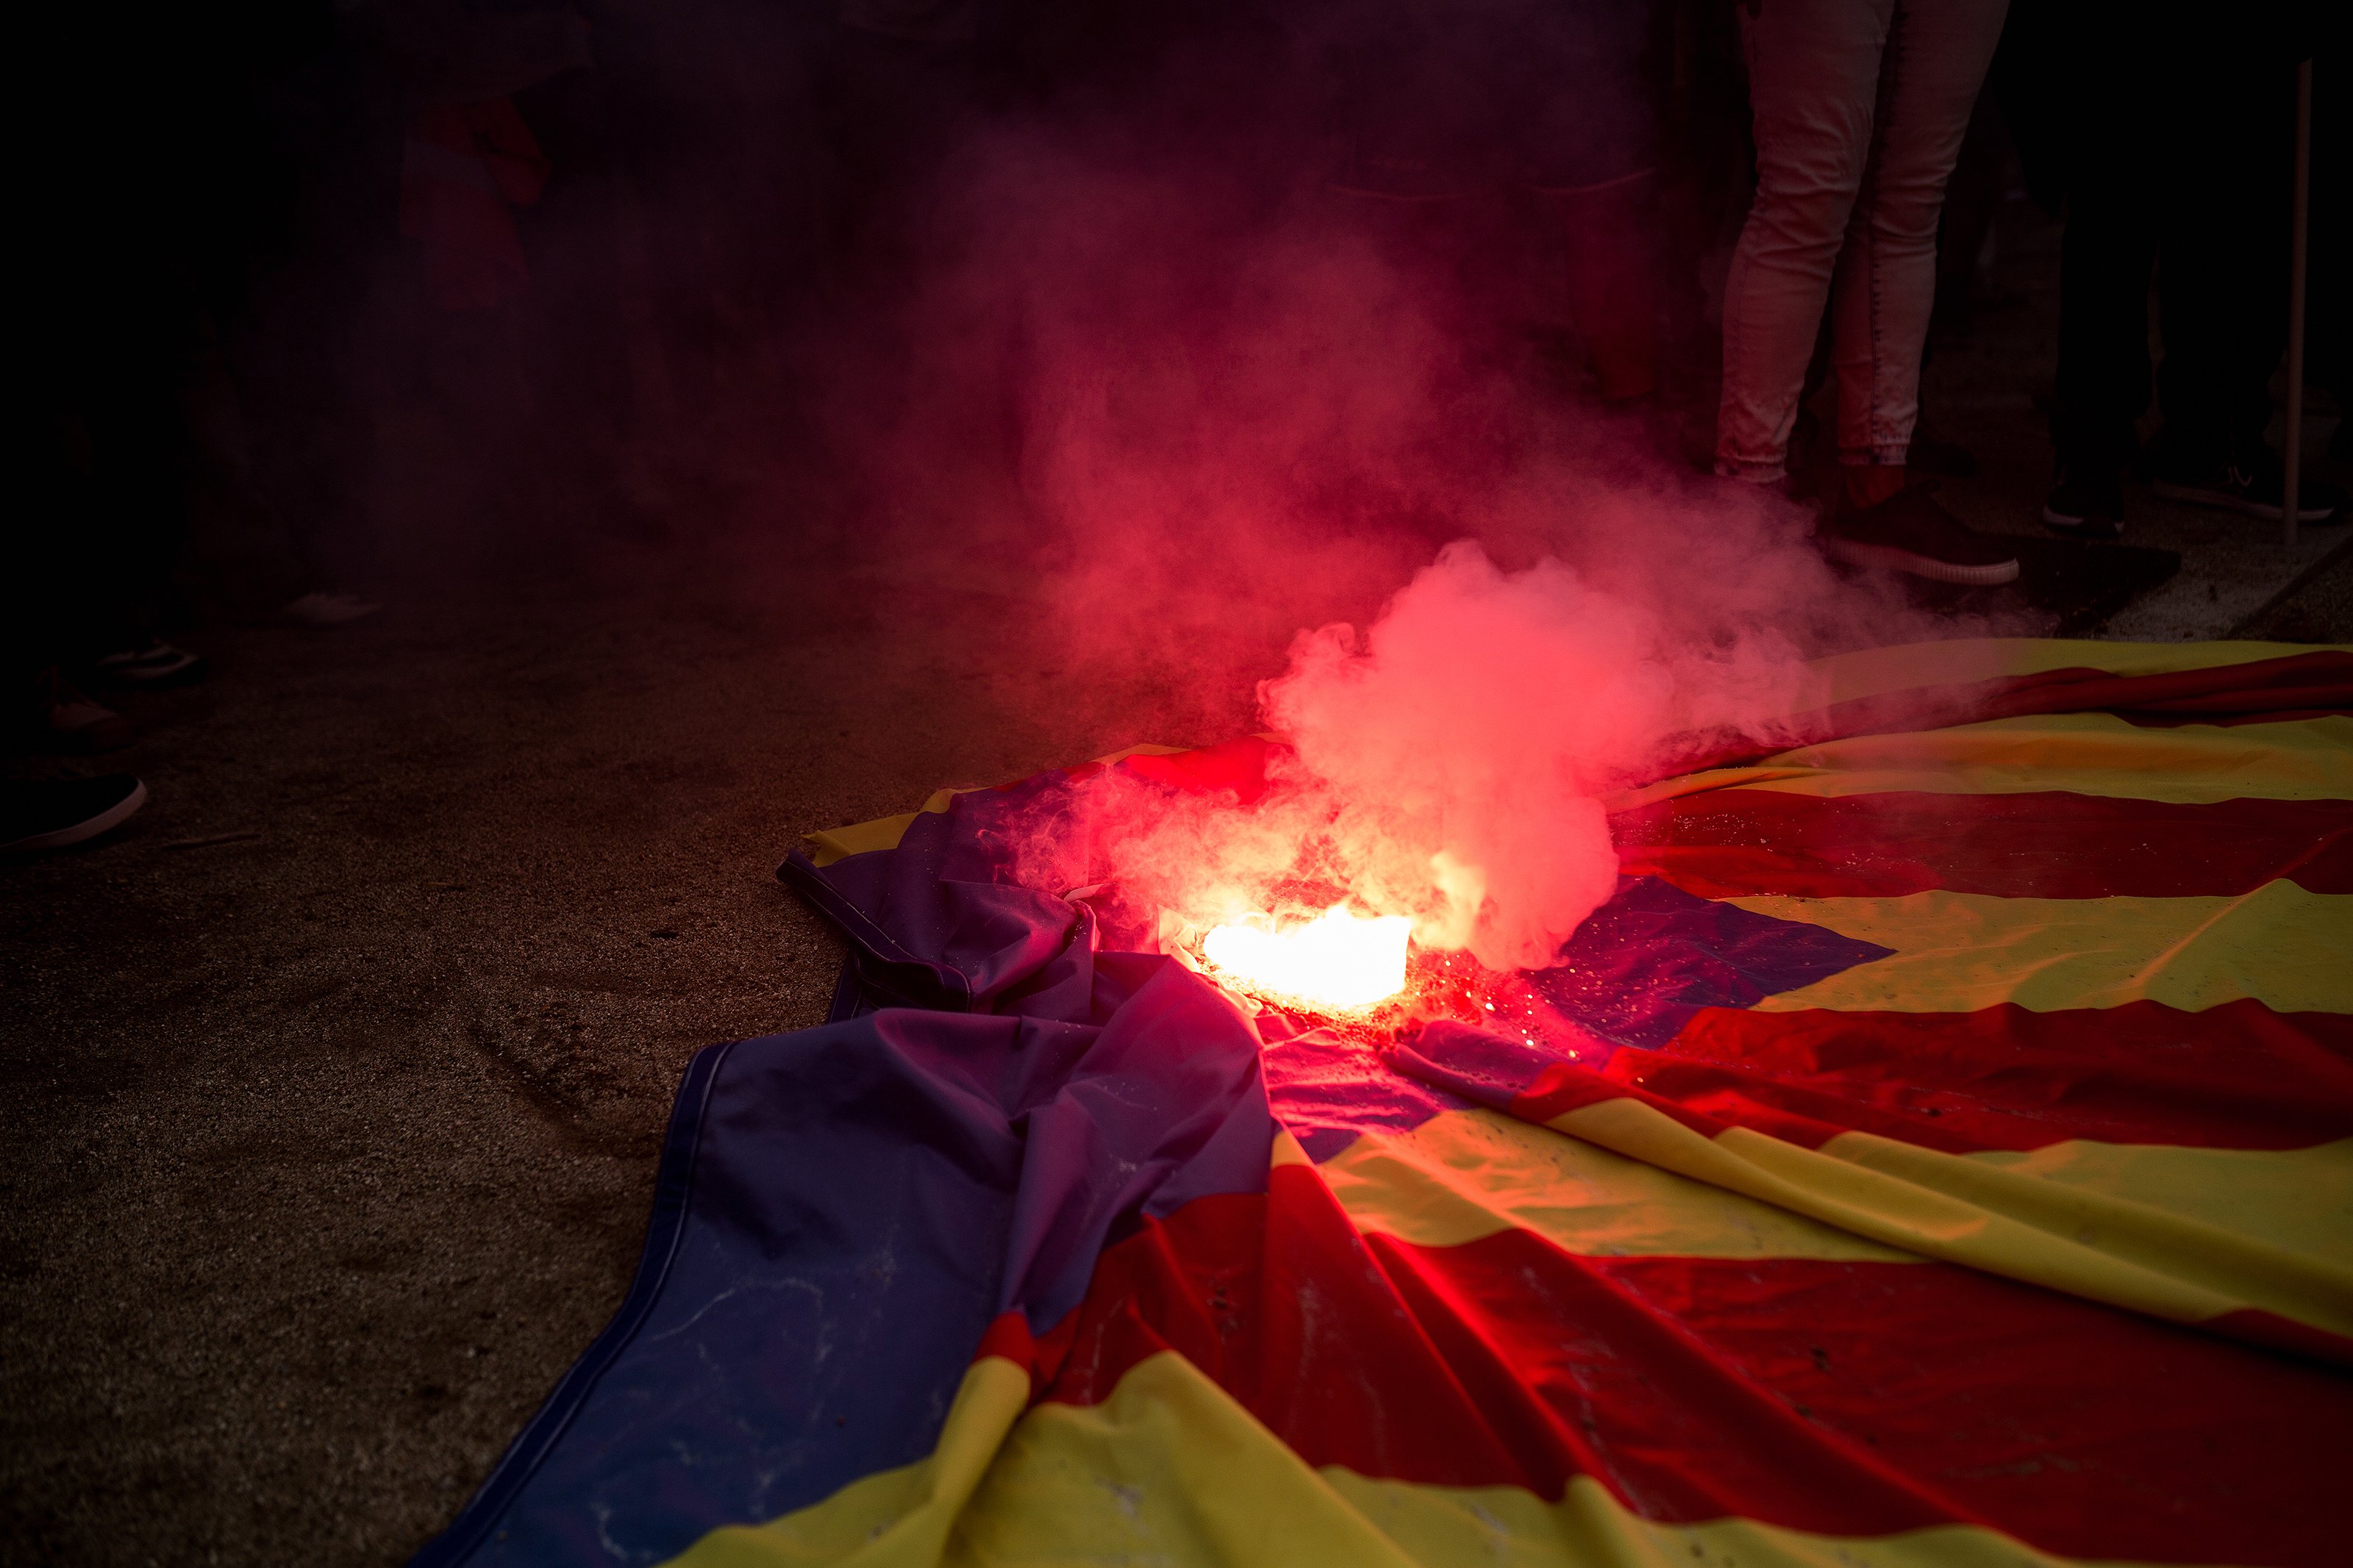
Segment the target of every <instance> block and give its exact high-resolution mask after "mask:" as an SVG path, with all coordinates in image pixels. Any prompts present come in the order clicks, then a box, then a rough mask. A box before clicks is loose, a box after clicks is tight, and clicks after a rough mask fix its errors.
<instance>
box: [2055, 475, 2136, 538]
mask: <svg viewBox="0 0 2353 1568" xmlns="http://www.w3.org/2000/svg"><path fill="white" fill-rule="evenodd" d="M2042 526H2043V527H2045V528H2047V529H2049V530H2050V531H2052V532H2053V533H2063V534H2066V535H2067V536H2068V537H2070V538H2072V539H2122V538H2123V537H2124V533H2125V487H2124V484H2123V481H2121V480H2120V479H2117V477H2116V475H2115V474H2114V473H2108V474H2105V475H2103V474H2100V473H2098V472H2096V471H2095V472H2091V473H2082V474H2079V473H2077V472H2074V471H2072V470H2070V469H2068V468H2065V467H2064V466H2063V467H2061V468H2060V470H2059V477H2058V479H2056V480H2054V481H2053V482H2052V486H2051V494H2050V495H2049V496H2048V497H2046V498H2045V499H2044V500H2043V502H2042Z"/></svg>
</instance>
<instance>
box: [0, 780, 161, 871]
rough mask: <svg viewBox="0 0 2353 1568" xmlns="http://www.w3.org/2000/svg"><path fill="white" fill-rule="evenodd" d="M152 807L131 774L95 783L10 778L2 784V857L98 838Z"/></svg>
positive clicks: (144, 787) (0, 823)
mask: <svg viewBox="0 0 2353 1568" xmlns="http://www.w3.org/2000/svg"><path fill="white" fill-rule="evenodd" d="M146 804H147V786H146V785H145V784H141V783H140V782H139V781H138V780H137V779H135V778H132V776H131V775H130V774H129V773H108V774H107V775H106V776H105V777H103V778H95V779H54V780H52V779H10V780H8V781H7V782H6V783H5V784H0V855H39V854H43V853H45V852H47V851H48V850H51V849H62V848H64V847H66V846H67V845H69V844H79V843H80V842H81V841H82V840H84V839H85V838H95V837H98V836H99V835H100V834H101V833H104V832H105V831H107V829H109V828H111V827H117V826H121V824H122V823H124V822H126V821H128V820H129V819H130V818H131V816H132V814H134V813H135V812H137V811H138V809H139V808H140V807H141V806H142V805H146Z"/></svg>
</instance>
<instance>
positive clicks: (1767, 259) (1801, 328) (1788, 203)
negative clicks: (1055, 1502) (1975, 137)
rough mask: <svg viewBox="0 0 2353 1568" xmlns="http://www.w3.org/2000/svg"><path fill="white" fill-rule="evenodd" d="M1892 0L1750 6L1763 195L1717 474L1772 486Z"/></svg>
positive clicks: (1729, 338)
mask: <svg viewBox="0 0 2353 1568" xmlns="http://www.w3.org/2000/svg"><path fill="white" fill-rule="evenodd" d="M1893 14H1894V0H1769V3H1768V4H1766V5H1762V6H1760V7H1759V8H1758V9H1757V14H1756V15H1755V16H1748V15H1747V14H1746V12H1744V13H1743V16H1742V20H1741V42H1742V47H1743V52H1744V53H1745V54H1746V57H1747V60H1748V82H1749V88H1748V91H1749V100H1750V104H1751V107H1752V110H1753V111H1754V115H1755V125H1756V136H1757V196H1756V201H1755V203H1754V205H1752V206H1751V207H1750V208H1749V212H1748V221H1747V223H1746V225H1745V226H1743V227H1742V229H1741V231H1740V244H1739V246H1738V247H1737V248H1736V250H1735V251H1734V253H1733V258H1732V270H1731V272H1730V274H1729V275H1728V276H1727V277H1726V279H1725V290H1724V399H1723V403H1722V405H1721V406H1720V408H1719V411H1718V415H1717V423H1716V447H1715V453H1716V456H1715V467H1716V471H1717V472H1718V473H1720V474H1724V475H1725V476H1727V477H1729V478H1734V479H1748V480H1752V481H1755V482H1757V483H1761V484H1769V483H1772V482H1774V481H1776V480H1778V479H1780V478H1781V477H1782V475H1783V472H1784V469H1785V465H1786V463H1787V460H1788V447H1789V429H1790V426H1791V425H1792V423H1793V422H1794V421H1795V420H1796V418H1797V412H1798V395H1799V390H1800V388H1801V387H1802V385H1803V384H1804V381H1805V375H1806V362H1807V360H1808V359H1809V358H1810V357H1811V355H1812V353H1813V349H1814V337H1815V333H1816V332H1817V331H1818V330H1819V329H1820V324H1821V319H1822V307H1823V304H1824V302H1825V301H1826V300H1828V299H1829V297H1830V289H1831V268H1832V266H1833V265H1834V264H1835V262H1836V261H1837V259H1838V254H1839V246H1840V242H1841V238H1842V237H1843V236H1844V234H1845V232H1846V226H1847V219H1848V217H1849V216H1850V214H1851V213H1852V209H1853V205H1854V198H1855V193H1856V191H1857V190H1858V189H1859V188H1860V186H1861V185H1862V173H1863V165H1864V161H1865V158H1866V155H1867V153H1868V151H1869V148H1870V145H1871V140H1872V115H1873V102H1874V100H1875V97H1876V93H1877V87H1878V80H1879V68H1880V57H1881V54H1882V52H1883V48H1884V47H1885V44H1886V41H1887V29H1888V26H1889V21H1890V18H1891V16H1893Z"/></svg>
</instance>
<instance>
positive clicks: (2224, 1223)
mask: <svg viewBox="0 0 2353 1568" xmlns="http://www.w3.org/2000/svg"><path fill="white" fill-rule="evenodd" d="M1969 1158H1970V1159H1971V1160H1972V1161H1975V1162H1976V1163H1979V1164H1983V1165H1992V1166H1995V1167H1997V1168H1999V1169H2001V1170H2005V1171H2014V1172H2017V1173H2019V1174H2021V1175H2026V1176H2033V1177H2036V1178H2038V1179H2040V1180H2042V1181H2045V1182H2055V1183H2058V1184H2061V1185H2063V1186H2069V1187H2080V1188H2083V1189H2084V1190H2085V1191H2086V1192H2091V1193H2095V1194H2103V1195H2105V1196H2108V1197H2116V1198H2125V1199H2128V1200H2130V1201H2132V1202H2134V1203H2137V1204H2146V1205H2148V1206H2149V1207H2151V1208H2158V1209H2163V1210H2165V1211H2167V1212H2168V1213H2170V1214H2177V1215H2183V1216H2184V1217H2186V1218H2189V1219H2196V1220H2202V1221H2204V1222H2205V1223H2206V1224H2208V1225H2211V1226H2221V1227H2222V1228H2223V1229H2225V1230H2230V1231H2234V1232H2236V1233H2237V1234H2239V1235H2241V1236H2243V1237H2253V1238H2254V1239H2255V1240H2258V1241H2262V1242H2264V1243H2266V1244H2268V1245H2270V1246H2272V1247H2280V1248H2282V1249H2284V1250H2286V1251H2289V1252H2301V1253H2305V1254H2307V1255H2309V1256H2311V1257H2314V1258H2327V1259H2331V1260H2333V1261H2335V1262H2337V1263H2341V1264H2353V1138H2348V1139H2345V1140H2343V1141H2341V1142H2335V1143H2323V1144H2321V1145H2320V1146H2318V1147H2317V1148H2312V1149H2188V1148H2184V1147H2182V1146H2181V1145H2179V1144H2177V1143H2095V1142H2091V1141H2089V1140H2071V1141H2070V1142H2064V1143H2053V1144H2052V1145H2050V1146H2049V1147H2048V1148H2043V1149H2036V1150H2033V1151H2031V1152H2027V1153H2014V1152H2010V1151H2009V1150H1999V1151H1989V1152H1984V1153H1978V1154H1972V1155H1970V1156H1969Z"/></svg>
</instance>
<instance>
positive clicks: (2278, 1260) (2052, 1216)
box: [1717, 1129, 2353, 1337]
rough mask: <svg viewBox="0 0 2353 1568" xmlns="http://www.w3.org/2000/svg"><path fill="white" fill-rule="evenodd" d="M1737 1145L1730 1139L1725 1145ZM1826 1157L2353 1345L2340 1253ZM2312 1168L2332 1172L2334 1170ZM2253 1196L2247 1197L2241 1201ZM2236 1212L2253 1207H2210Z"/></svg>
mask: <svg viewBox="0 0 2353 1568" xmlns="http://www.w3.org/2000/svg"><path fill="white" fill-rule="evenodd" d="M1735 1131H1736V1132H1738V1134H1739V1137H1740V1139H1741V1140H1742V1149H1743V1152H1745V1153H1747V1154H1748V1155H1749V1156H1750V1157H1751V1158H1757V1151H1755V1150H1754V1149H1752V1148H1750V1147H1749V1145H1748V1142H1746V1141H1747V1140H1752V1139H1753V1140H1756V1141H1757V1142H1760V1143H1765V1144H1769V1145H1771V1146H1772V1147H1771V1148H1770V1149H1769V1150H1768V1151H1767V1154H1768V1155H1769V1156H1770V1159H1769V1161H1768V1163H1778V1165H1780V1166H1782V1167H1790V1168H1796V1167H1802V1168H1803V1169H1804V1170H1805V1171H1807V1172H1809V1173H1811V1174H1812V1175H1814V1176H1820V1175H1821V1174H1822V1172H1821V1171H1820V1170H1818V1169H1816V1168H1815V1167H1814V1166H1812V1165H1811V1164H1810V1162H1796V1163H1793V1162H1791V1161H1789V1160H1788V1159H1787V1158H1786V1157H1784V1156H1782V1155H1781V1154H1780V1153H1779V1151H1780V1150H1783V1149H1789V1148H1793V1147H1794V1146H1793V1145H1790V1144H1787V1143H1782V1142H1779V1141H1778V1139H1772V1138H1767V1137H1766V1136H1765V1135H1764V1134H1762V1133H1757V1132H1751V1131H1746V1130H1740V1129H1736V1130H1735ZM1733 1136H1734V1133H1733V1132H1726V1133H1725V1135H1724V1137H1723V1138H1720V1139H1718V1140H1717V1142H1725V1140H1728V1139H1731V1138H1732V1137H1733ZM2077 1148H2078V1150H2079V1151H2081V1150H2082V1149H2083V1148H2084V1145H2082V1144H2078V1145H2077ZM1799 1152H1804V1151H1799ZM2190 1152H2195V1151H2190ZM1820 1154H1821V1155H1827V1156H1830V1157H1831V1159H1834V1160H1841V1161H1844V1162H1846V1163H1849V1164H1852V1165H1858V1166H1861V1167H1862V1169H1864V1170H1866V1171H1873V1172H1876V1173H1879V1174H1881V1175H1885V1176H1891V1177H1894V1179H1895V1180H1897V1181H1899V1182H1904V1183H1908V1184H1911V1185H1913V1186H1915V1187H1918V1188H1921V1189H1923V1190H1925V1191H1928V1192H1934V1193H1938V1194H1943V1195H1944V1196H1946V1197H1950V1198H1957V1199H1958V1200H1960V1201H1961V1202H1962V1203H1965V1204H1968V1205H1970V1206H1971V1207H1973V1208H1976V1209H1978V1210H1981V1211H1983V1212H1984V1213H1986V1214H1989V1215H2000V1216H2002V1217H2004V1218H2007V1219H2011V1220H2015V1221H2017V1222H2018V1223H2019V1224H2021V1225H2022V1226H2028V1227H2030V1228H2031V1229H2032V1230H2033V1231H2036V1232H2040V1233H2042V1234H2044V1235H2048V1236H2054V1237H2066V1238H2067V1239H2068V1240H2069V1241H2070V1242H2071V1243H2073V1245H2075V1246H2077V1247H2088V1248H2090V1249H2092V1250H2094V1251H2096V1252H2099V1253H2102V1254H2104V1255H2105V1256H2107V1257H2110V1258H2120V1259H2123V1260H2124V1261H2126V1262H2128V1263H2132V1264H2134V1265H2137V1266H2138V1267H2140V1268H2146V1269H2148V1270H2149V1271H2151V1272H2152V1273H2156V1274H2160V1275H2163V1276H2164V1277H2165V1278H2167V1279H2177V1280H2181V1281H2184V1282H2187V1283H2189V1284H2193V1285H2197V1286H2200V1287H2201V1288H2203V1289H2209V1290H2211V1291H2213V1292H2214V1293H2215V1295H2217V1296H2219V1297H2221V1298H2223V1299H2225V1300H2230V1301H2232V1302H2235V1303H2239V1304H2242V1305H2245V1306H2250V1307H2260V1308H2263V1310H2266V1311H2271V1312H2276V1313H2278V1314H2279V1315H2280V1316H2282V1317H2284V1318H2293V1319H2295V1321H2298V1322H2303V1323H2309V1324H2311V1325H2313V1326H2314V1327H2315V1328H2321V1329H2326V1330H2327V1331H2329V1332H2330V1333H2333V1334H2343V1335H2346V1336H2348V1337H2353V1257H2348V1256H2347V1255H2346V1254H2345V1253H2344V1252H2342V1251H2339V1252H2337V1254H2336V1255H2335V1256H2333V1257H2332V1256H2330V1255H2328V1254H2327V1253H2326V1252H2322V1251H2306V1250H2304V1249H2302V1248H2300V1247H2282V1246H2280V1245H2278V1244H2276V1243H2274V1242H2273V1241H2270V1240H2268V1239H2266V1238H2264V1237H2261V1236H2259V1235H2254V1234H2251V1233H2249V1232H2247V1231H2244V1230H2241V1229H2238V1228H2236V1227H2235V1226H2232V1225H2231V1224H2228V1223H2223V1224H2217V1223H2215V1222H2214V1221H2213V1220H2210V1219H2207V1218H2203V1217H2200V1216H2199V1215H2197V1214H2195V1213H2194V1212H2182V1211H2180V1210H2176V1209H2171V1208H2168V1207H2162V1206H2159V1205H2158V1203H2156V1202H2153V1201H2151V1200H2152V1199H2154V1198H2157V1197H2158V1195H2159V1194H2158V1193H2157V1192H2154V1191H2151V1192H2133V1191H2129V1190H2127V1191H2124V1192H2119V1191H2116V1190H2113V1189H2110V1190H2103V1188H2102V1187H2100V1186H2098V1185H2094V1184H2090V1183H2086V1182H2080V1181H2078V1182H2054V1181H2048V1180H2045V1179H2044V1178H2043V1177H2042V1175H2041V1174H2039V1173H2037V1172H2035V1171H2034V1170H2033V1169H2032V1168H2031V1166H2029V1167H2025V1168H2021V1165H2019V1164H2016V1163H2000V1162H1993V1161H1987V1160H1984V1159H1982V1158H1979V1157H1975V1156H1962V1155H1957V1154H1944V1153H1939V1152H1936V1150H1933V1149H1923V1148H1921V1147H1919V1146H1918V1145H1917V1144H1913V1143H1905V1142H1897V1141H1896V1140H1894V1139H1891V1138H1882V1137H1879V1136H1877V1135H1876V1134H1873V1133H1870V1132H1841V1133H1840V1134H1839V1135H1838V1136H1837V1137H1835V1138H1833V1139H1831V1141H1830V1142H1828V1143H1825V1144H1824V1145H1822V1148H1821V1151H1820ZM1816 1157H1819V1156H1816ZM2081 1157H2084V1156H2082V1155H2080V1154H2079V1158H2081ZM2058 1163H2064V1162H2058ZM2093 1163H2096V1161H2094V1162H2093ZM2283 1163H2284V1162H2283ZM2306 1164H2307V1165H2309V1164H2320V1165H2323V1166H2324V1168H2325V1166H2326V1164H2327V1162H2325V1161H2324V1162H2308V1163H2306ZM2144 1168H2146V1167H2144ZM2129 1173H2130V1172H2129V1168H2128V1163H2126V1162H2124V1161H2117V1162H2114V1163H2112V1164H2111V1165H2110V1168H2109V1172H2108V1174H2110V1175H2111V1176H2116V1175H2127V1174H2129ZM2241 1174H2242V1175H2243V1174H2244V1172H2243V1171H2242V1173H2241ZM2248 1195H2249V1194H2247V1193H2246V1192H2245V1191H2244V1189H2242V1192H2241V1194H2240V1196H2241V1197H2242V1199H2244V1198H2245V1197H2246V1196H2248ZM2234 1206H2235V1207H2241V1208H2243V1207H2246V1206H2251V1205H2244V1204H2243V1203H2242V1205H2225V1204H2221V1203H2217V1204H2215V1205H2212V1207H2213V1208H2215V1209H2226V1208H2231V1207H2234ZM1987 1239H1988V1241H1989V1244H1990V1243H1991V1242H1992V1241H1993V1240H1994V1239H1996V1233H1993V1232H1989V1233H1988V1237H1987ZM2004 1272H2008V1270H2004Z"/></svg>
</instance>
